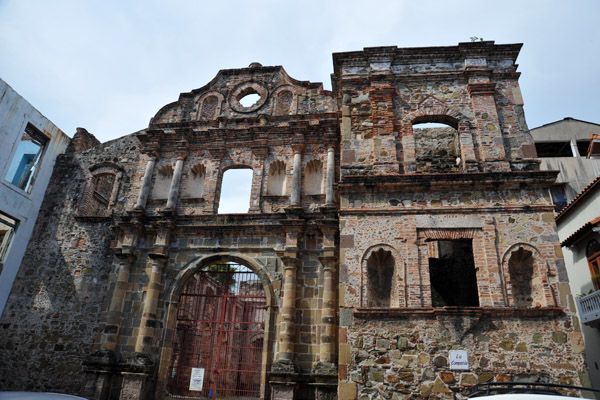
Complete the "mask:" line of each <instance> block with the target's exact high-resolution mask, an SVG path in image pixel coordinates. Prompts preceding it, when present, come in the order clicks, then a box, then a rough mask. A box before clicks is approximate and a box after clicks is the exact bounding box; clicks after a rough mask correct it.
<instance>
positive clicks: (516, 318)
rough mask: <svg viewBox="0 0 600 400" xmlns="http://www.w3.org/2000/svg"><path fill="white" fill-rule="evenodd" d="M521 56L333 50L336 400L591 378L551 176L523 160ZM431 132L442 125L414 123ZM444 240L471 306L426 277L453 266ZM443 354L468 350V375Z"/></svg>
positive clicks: (448, 394) (474, 48)
mask: <svg viewBox="0 0 600 400" xmlns="http://www.w3.org/2000/svg"><path fill="white" fill-rule="evenodd" d="M518 50H519V46H517V45H506V46H494V45H493V43H492V42H484V43H481V44H467V43H461V44H459V46H458V47H453V48H449V47H448V48H418V49H397V48H395V47H389V48H373V49H365V50H363V51H362V52H353V53H341V54H334V69H335V73H334V77H333V81H334V85H333V86H334V92H335V93H336V95H337V96H338V98H339V100H340V107H341V151H342V154H341V179H340V182H339V184H338V189H339V194H340V208H339V213H340V256H339V257H340V281H339V307H340V310H339V328H340V329H339V360H338V362H339V365H338V367H339V380H340V381H339V386H338V396H339V398H340V399H355V398H359V399H361V400H365V399H376V398H390V399H393V398H452V397H453V395H454V394H455V393H458V392H460V393H462V394H465V392H466V390H467V389H468V387H470V386H472V385H474V384H476V383H480V382H488V381H509V380H517V381H518V380H526V379H533V380H537V379H541V380H545V381H549V382H564V383H576V384H579V383H581V382H583V381H584V380H585V375H586V372H585V366H584V363H583V354H582V353H583V347H582V339H581V333H580V332H579V331H578V328H576V325H577V324H574V323H573V318H574V312H575V308H574V305H573V302H572V300H571V297H570V292H569V290H568V285H567V284H566V281H567V277H566V273H565V268H564V262H563V260H562V252H561V249H560V246H559V244H558V237H557V234H556V227H555V224H554V220H553V214H552V205H551V202H550V199H549V196H548V187H549V186H550V185H551V184H552V182H553V181H554V179H555V175H554V174H549V173H544V172H539V171H538V170H539V163H538V161H537V160H535V159H534V157H535V154H534V153H532V151H531V150H532V140H531V136H530V134H529V132H528V130H527V125H526V123H525V120H524V116H523V113H522V106H523V103H522V99H521V95H520V90H519V86H518V82H517V79H518V76H519V73H518V72H516V64H515V59H516V56H517V54H518ZM428 122H436V123H442V124H446V125H449V126H450V127H451V128H447V129H444V128H442V129H440V128H436V129H426V130H420V129H419V128H418V126H419V125H418V124H421V123H428ZM454 132H456V136H457V139H456V142H454V140H453V135H454ZM453 144H454V146H452V145H453ZM452 147H454V148H455V149H456V153H454V154H453V153H452V151H451V150H452ZM442 151H445V152H444V153H443V154H442V153H441V152H442ZM452 158H454V159H452ZM457 158H459V163H458V164H456V163H455V165H454V166H453V165H452V162H456V161H457V160H456V159H457ZM440 243H443V244H444V246H452V244H453V243H457V246H458V245H459V244H460V246H461V247H460V248H461V250H460V251H461V252H462V251H464V252H466V254H467V255H468V256H469V257H470V256H471V255H472V258H473V266H472V267H470V269H471V270H470V271H469V270H468V269H469V268H467V267H465V265H462V266H461V268H462V269H459V270H456V271H455V273H460V274H463V276H460V277H458V279H462V280H468V279H471V277H470V275H471V274H472V276H473V280H474V281H476V284H475V285H476V295H475V296H474V298H471V297H469V298H466V299H465V296H462V295H463V294H464V293H461V296H455V297H457V298H458V297H460V301H459V303H460V302H464V303H466V304H467V305H464V304H463V305H461V306H459V307H456V306H451V307H447V306H443V305H441V304H447V302H446V299H443V300H440V296H441V295H440V293H441V292H440V289H443V290H444V296H448V295H449V294H450V295H451V294H452V287H445V286H443V285H444V282H440V280H439V279H438V277H437V276H436V275H432V274H436V273H438V272H437V271H438V269H436V268H437V265H438V261H439V260H440V257H450V256H448V254H450V253H446V254H445V255H440V250H439V249H440V247H439V246H440ZM471 253H472V254H471ZM444 262H446V261H444ZM463 264H464V263H463ZM444 265H452V263H447V264H444ZM378 274H379V275H380V276H378ZM467 275H469V276H467ZM381 276H385V277H388V278H387V279H388V281H391V283H390V284H389V288H388V287H387V285H386V286H385V296H387V297H388V298H387V299H381V298H380V297H381V295H382V293H381V291H382V290H384V285H381V284H380V285H379V286H375V285H373V283H372V282H373V281H377V280H379V281H381ZM453 282H454V281H453ZM386 283H387V282H386ZM434 283H435V284H436V285H442V286H441V287H440V286H438V287H434V286H435V285H434ZM447 285H448V283H446V286H447ZM459 287H460V285H456V286H455V287H454V290H459ZM469 290H470V289H469ZM375 291H379V292H377V293H374V292H375ZM450 350H465V351H467V352H468V355H469V360H470V367H469V369H468V370H465V371H458V370H454V369H452V368H450V366H449V360H448V357H449V351H450Z"/></svg>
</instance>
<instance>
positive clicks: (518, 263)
mask: <svg viewBox="0 0 600 400" xmlns="http://www.w3.org/2000/svg"><path fill="white" fill-rule="evenodd" d="M508 273H509V275H510V283H511V286H512V295H513V299H514V305H515V307H531V306H532V305H534V304H533V296H534V294H533V280H534V259H533V253H532V252H531V251H527V250H525V249H524V248H522V247H521V248H519V249H518V250H517V251H515V252H513V253H512V254H511V256H510V258H509V259H508Z"/></svg>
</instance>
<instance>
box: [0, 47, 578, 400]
mask: <svg viewBox="0 0 600 400" xmlns="http://www.w3.org/2000/svg"><path fill="white" fill-rule="evenodd" d="M520 48H521V45H519V44H508V45H497V44H494V42H476V43H460V44H458V45H457V46H451V47H427V48H397V47H376V48H365V49H364V50H362V51H356V52H346V53H336V54H334V55H333V74H332V76H331V79H332V90H331V91H328V90H324V89H323V87H322V84H320V83H311V82H306V81H298V80H295V79H293V78H291V77H290V76H288V74H287V73H286V72H285V70H284V69H283V68H282V67H278V66H277V67H265V66H262V65H260V64H258V63H253V64H251V65H250V66H249V67H248V68H242V69H229V70H221V71H219V72H218V74H217V75H216V77H215V78H214V79H213V80H212V81H211V82H209V83H208V84H206V85H205V86H203V87H201V88H199V89H195V90H192V91H191V92H188V93H182V94H181V95H180V96H179V99H178V100H177V101H176V102H173V103H171V104H168V105H166V106H164V107H163V108H162V109H161V110H159V111H158V112H157V114H156V115H155V116H154V117H153V118H152V119H151V120H150V123H149V126H148V127H147V128H146V129H143V130H141V131H139V132H136V133H134V134H131V135H128V136H124V137H122V138H119V139H116V140H113V141H110V142H107V143H103V144H100V143H98V142H97V141H96V140H95V138H94V137H93V136H91V135H90V134H89V133H87V131H85V130H84V129H79V130H78V132H77V134H76V135H75V137H74V138H73V140H72V142H71V145H70V151H68V152H67V153H66V154H64V155H62V156H59V158H58V160H57V163H56V167H55V171H54V174H53V177H52V179H51V182H50V185H49V189H48V190H47V192H46V197H45V200H44V203H43V205H42V209H41V211H40V214H39V217H38V221H37V224H36V228H35V230H34V233H33V236H32V240H31V242H30V243H29V246H28V250H27V255H26V256H25V258H24V260H23V263H22V265H21V267H20V270H19V274H18V276H17V280H16V282H15V286H14V288H13V291H12V294H11V296H10V298H9V301H8V303H7V307H6V310H5V312H4V314H3V316H2V320H1V321H0V324H1V326H2V333H0V337H1V338H2V339H1V340H0V342H1V343H3V344H0V352H1V353H2V362H1V363H0V386H1V387H3V388H19V389H29V390H52V391H61V392H68V393H72V394H79V395H83V396H86V397H89V398H94V399H115V398H122V399H133V398H136V399H137V398H139V399H152V398H156V399H164V398H173V399H175V398H184V397H185V398H187V397H194V396H201V398H264V399H292V398H296V399H335V398H337V399H340V400H341V399H375V398H387V399H399V398H452V396H453V394H454V393H465V391H466V390H467V389H468V388H469V387H471V386H473V385H474V384H477V383H481V382H490V381H495V382H504V381H511V380H514V381H519V380H521V381H522V380H534V381H535V380H541V381H548V382H554V383H569V384H581V383H582V382H583V383H585V379H586V372H585V366H584V358H583V343H582V338H581V333H580V332H579V327H578V323H577V322H575V323H574V313H575V309H574V305H573V302H572V300H571V295H570V293H569V286H568V282H567V277H566V273H565V268H564V263H563V260H562V253H561V247H560V245H559V243H558V236H557V233H556V226H555V222H554V217H553V205H552V202H551V199H550V198H549V194H548V188H549V187H550V185H551V184H552V182H553V181H554V179H555V178H556V172H552V171H550V172H548V171H540V169H539V161H538V159H537V158H536V152H535V147H534V144H533V140H532V138H531V135H530V134H529V130H528V128H527V125H526V122H525V117H524V111H523V100H522V96H521V93H520V89H519V84H518V78H519V75H520V73H519V72H517V65H516V64H515V61H516V58H517V56H518V54H519V51H520ZM248 96H254V98H255V99H256V101H255V102H254V103H253V104H249V105H248V103H244V99H245V98H246V97H248ZM432 122H433V123H438V124H442V125H444V127H433V128H430V127H425V128H420V127H419V126H420V124H424V123H432ZM232 169H247V170H251V173H252V177H251V195H250V200H249V205H248V212H247V213H239V214H222V213H221V214H220V213H219V212H218V209H219V202H220V198H221V188H222V181H223V176H224V174H225V173H227V172H228V171H230V170H232ZM461 357H462V359H461ZM210 396H214V397H210ZM378 396H381V397H378Z"/></svg>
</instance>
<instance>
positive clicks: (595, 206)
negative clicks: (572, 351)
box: [556, 175, 600, 388]
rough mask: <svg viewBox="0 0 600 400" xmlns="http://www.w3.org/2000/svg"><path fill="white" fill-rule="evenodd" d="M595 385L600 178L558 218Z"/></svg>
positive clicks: (599, 359)
mask: <svg viewBox="0 0 600 400" xmlns="http://www.w3.org/2000/svg"><path fill="white" fill-rule="evenodd" d="M556 224H557V226H558V235H559V237H560V240H561V245H562V246H563V251H564V255H565V263H566V266H567V273H568V274H569V284H570V285H571V291H572V293H573V296H574V298H575V300H576V302H577V306H578V310H579V320H580V322H581V329H582V331H583V337H584V341H585V349H586V358H587V365H588V369H589V373H590V378H591V380H592V384H593V386H594V387H595V388H600V366H599V364H600V331H599V330H598V328H600V290H599V289H600V175H599V176H598V177H597V178H596V179H594V180H593V181H592V182H591V183H590V184H589V185H588V186H587V187H586V188H585V189H584V190H582V191H581V193H579V195H578V196H577V197H575V199H573V200H572V201H571V202H570V203H569V204H568V205H567V206H566V207H565V208H563V210H562V211H561V212H560V213H559V214H558V215H557V216H556Z"/></svg>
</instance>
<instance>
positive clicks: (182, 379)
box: [168, 262, 266, 399]
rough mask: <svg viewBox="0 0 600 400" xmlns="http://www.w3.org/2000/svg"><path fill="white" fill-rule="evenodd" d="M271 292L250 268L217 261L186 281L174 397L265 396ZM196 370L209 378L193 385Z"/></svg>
mask: <svg viewBox="0 0 600 400" xmlns="http://www.w3.org/2000/svg"><path fill="white" fill-rule="evenodd" d="M265 305H266V296H265V292H264V289H263V286H262V282H261V281H260V278H259V277H258V275H256V274H255V273H254V272H253V271H252V270H251V269H249V268H248V267H246V266H244V265H241V264H237V263H233V262H226V263H219V264H211V265H208V266H206V267H205V268H203V269H202V270H201V271H199V272H197V273H196V274H195V275H194V276H193V277H192V278H190V280H189V281H188V282H187V284H186V285H185V287H184V289H183V291H182V293H181V296H180V299H179V308H178V313H177V323H176V328H175V336H174V340H173V354H172V358H171V366H170V371H169V382H168V392H169V395H171V396H186V397H190V398H191V397H198V396H200V397H202V398H209V395H210V394H211V393H213V394H216V397H217V398H245V399H247V398H260V376H261V370H262V367H263V366H262V353H263V338H264V329H265ZM192 374H201V375H202V377H203V382H202V384H201V385H200V384H199V383H198V384H197V385H196V386H193V387H190V378H191V377H192Z"/></svg>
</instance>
